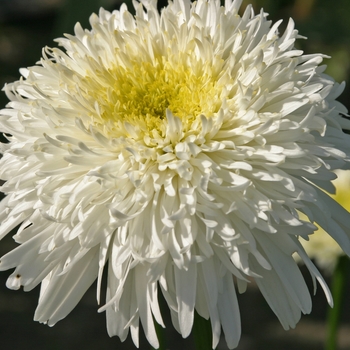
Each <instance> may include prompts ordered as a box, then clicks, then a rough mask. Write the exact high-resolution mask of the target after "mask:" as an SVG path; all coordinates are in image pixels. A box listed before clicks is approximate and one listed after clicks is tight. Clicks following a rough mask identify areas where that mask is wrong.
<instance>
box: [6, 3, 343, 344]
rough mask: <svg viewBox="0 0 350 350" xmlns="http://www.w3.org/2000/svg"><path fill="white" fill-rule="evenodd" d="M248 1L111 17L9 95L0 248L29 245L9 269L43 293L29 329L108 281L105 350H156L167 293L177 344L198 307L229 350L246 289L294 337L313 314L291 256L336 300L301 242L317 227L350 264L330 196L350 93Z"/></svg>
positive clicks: (19, 282)
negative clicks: (130, 349)
mask: <svg viewBox="0 0 350 350" xmlns="http://www.w3.org/2000/svg"><path fill="white" fill-rule="evenodd" d="M241 2H242V1H241V0H234V1H231V0H226V2H225V5H224V6H220V3H219V1H211V0H209V1H205V0H199V1H198V2H196V3H193V4H191V3H190V1H189V0H175V1H174V2H173V3H169V5H168V6H167V7H166V8H164V9H163V10H162V12H161V13H160V14H159V12H158V11H157V9H156V3H155V2H154V1H150V2H147V1H143V2H142V4H138V3H135V9H136V16H135V17H133V16H132V15H131V14H130V13H129V12H128V10H127V8H126V6H125V5H122V6H121V8H120V10H119V11H114V12H112V13H109V12H107V11H104V10H103V9H101V11H100V13H99V15H98V16H97V15H95V14H94V15H92V16H91V18H90V23H91V26H92V30H91V31H89V30H83V29H82V28H81V26H80V25H79V24H77V25H76V26H75V35H74V36H72V35H67V36H66V38H61V39H58V40H57V41H58V43H59V45H60V46H61V47H62V49H58V48H45V49H44V50H43V57H42V59H41V61H40V62H39V64H37V65H36V66H34V67H30V68H28V69H22V70H21V74H22V76H23V77H22V78H21V79H20V80H19V81H16V82H14V83H11V84H8V85H6V86H5V92H6V94H7V96H8V98H9V99H10V101H11V102H10V103H9V104H8V106H7V108H6V109H3V110H2V111H1V117H0V130H1V131H2V132H4V133H5V134H6V135H7V136H8V139H9V142H8V143H7V144H3V145H2V152H3V157H2V159H1V162H0V176H1V179H3V180H5V181H6V182H5V184H4V185H3V186H2V189H1V190H2V191H3V192H4V193H5V194H6V195H7V196H6V197H5V199H3V201H2V202H1V211H0V216H1V222H2V224H1V227H0V236H1V237H3V236H5V235H6V234H7V233H9V232H10V231H11V230H12V229H13V228H15V227H17V226H18V225H19V228H18V230H17V233H16V234H15V236H14V239H15V240H16V242H17V243H19V246H18V247H17V248H16V249H14V250H13V251H11V252H9V253H8V254H6V255H5V256H4V257H2V258H1V262H0V269H1V270H5V269H10V268H15V271H14V272H13V273H12V275H11V276H10V277H9V279H8V281H7V286H8V287H9V288H12V289H18V288H20V287H21V286H22V287H23V289H24V290H25V291H29V290H31V289H33V288H34V287H35V286H36V285H38V284H40V283H41V293H40V298H39V304H38V307H37V310H36V312H35V320H37V321H39V322H43V323H47V324H48V325H54V324H55V323H56V322H57V321H59V320H61V319H62V318H64V317H65V316H67V314H68V313H69V312H70V311H71V310H72V309H73V308H74V307H75V305H76V304H77V303H78V302H79V300H80V298H81V297H82V295H83V294H84V293H85V291H86V290H87V288H88V287H89V286H90V285H91V284H92V283H93V282H94V280H95V279H96V278H97V299H98V302H100V288H101V280H102V273H103V270H104V269H105V268H107V269H108V277H107V295H106V300H105V303H104V305H103V306H102V307H101V309H100V310H101V311H106V315H107V329H108V333H109V335H110V336H113V335H117V336H119V337H120V339H121V340H122V341H123V340H125V338H126V337H127V335H128V332H129V329H130V332H131V336H132V339H133V341H134V343H135V345H136V346H137V345H138V332H139V327H140V324H142V327H143V330H144V332H145V334H146V337H147V339H148V341H149V342H150V344H151V345H152V346H153V347H157V346H158V340H157V336H156V332H155V326H154V320H155V321H156V322H158V323H159V324H160V325H163V321H162V316H161V313H160V310H159V306H158V301H157V294H158V292H160V293H162V294H163V296H164V298H165V300H166V302H167V304H168V306H169V309H170V312H171V316H172V322H173V325H174V327H175V328H176V329H177V330H178V331H179V332H180V333H181V335H182V336H183V337H187V336H188V335H189V334H190V332H191V329H192V324H193V315H194V310H196V311H197V312H198V313H199V314H200V315H201V316H203V317H204V318H210V321H211V325H212V332H213V344H212V346H213V347H216V345H217V343H218V341H219V337H220V332H221V328H222V329H223V332H224V334H225V338H226V342H227V344H228V346H229V347H230V348H234V347H236V346H237V344H238V341H239V337H240V316H239V309H238V302H237V298H236V291H235V289H236V288H237V289H238V291H239V292H240V293H242V292H244V291H245V289H246V287H247V283H248V282H249V281H251V280H255V282H256V283H257V285H258V287H259V288H260V290H261V292H262V294H263V295H264V297H265V299H266V301H267V302H268V303H269V305H270V307H271V308H272V310H273V311H274V312H275V314H276V315H277V317H278V318H279V320H280V321H281V323H282V325H283V327H284V328H285V329H288V328H290V327H294V326H295V324H296V323H297V322H298V320H299V318H300V315H301V313H309V312H310V311H311V297H310V293H309V291H308V288H307V286H306V284H305V282H304V279H303V277H302V275H301V273H300V271H299V269H298V266H297V264H296V263H295V261H294V259H293V257H292V255H293V253H297V254H298V255H299V256H300V257H301V259H302V260H303V261H304V262H305V264H306V265H307V267H308V268H309V270H310V273H311V275H312V277H313V279H314V280H315V279H317V280H318V281H319V282H320V284H321V285H322V287H323V289H324V290H325V294H326V296H327V298H328V301H329V303H331V302H332V301H331V295H330V293H329V290H328V288H327V286H326V285H325V283H324V281H323V279H322V277H321V275H320V274H319V272H318V271H317V269H316V268H315V266H314V265H313V264H312V263H311V261H310V259H309V258H308V256H307V255H306V253H305V251H304V249H303V247H302V246H301V244H300V243H299V239H298V238H299V237H304V238H307V236H308V235H310V234H311V233H313V232H314V231H315V230H316V226H315V225H314V224H313V223H317V224H319V225H320V226H321V227H323V228H324V229H325V230H326V231H327V232H328V233H329V234H330V235H331V236H332V237H333V238H334V239H335V240H336V241H337V242H338V243H339V244H340V246H341V247H342V249H343V250H344V251H345V252H346V253H347V254H350V240H349V234H348V233H347V232H349V231H346V230H348V229H349V223H350V215H349V213H348V212H346V211H345V210H344V209H342V207H341V206H340V205H338V204H337V203H336V202H335V201H334V200H333V199H332V198H330V197H329V196H328V195H326V194H325V193H324V192H323V191H322V190H321V189H325V190H327V191H332V184H331V180H332V179H333V178H334V173H333V172H332V170H333V169H336V168H345V167H348V164H349V163H348V162H349V156H348V155H349V154H350V148H349V146H350V142H349V141H350V140H349V136H348V135H346V134H345V133H343V132H342V129H344V128H349V122H348V121H347V120H346V119H345V118H343V117H342V114H343V113H345V112H346V110H345V108H344V107H343V106H342V105H341V104H340V103H338V102H337V101H336V100H335V99H336V97H337V96H338V95H339V94H340V93H341V92H342V90H343V87H344V86H343V85H338V84H337V83H335V82H334V81H333V80H332V79H331V78H330V77H328V76H327V75H325V74H324V73H323V71H324V69H325V68H324V66H318V65H319V64H320V63H321V62H322V59H323V57H324V56H323V55H321V54H314V55H303V53H302V52H301V51H300V50H297V49H295V47H294V43H295V40H296V39H297V38H298V32H297V31H296V30H295V29H294V25H293V21H292V20H291V21H290V22H289V24H288V26H287V28H286V30H285V32H284V33H283V34H282V35H279V33H278V27H279V25H280V22H277V23H275V24H273V25H272V23H271V22H270V21H268V20H267V15H266V13H264V12H263V11H261V12H260V13H259V14H257V15H255V14H254V12H253V11H252V8H251V7H248V8H247V9H246V10H245V12H244V14H243V15H242V16H240V15H238V10H239V7H240V5H241ZM299 213H303V214H304V215H306V217H307V220H302V219H301V218H300V216H299Z"/></svg>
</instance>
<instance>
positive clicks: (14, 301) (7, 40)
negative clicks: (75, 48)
mask: <svg viewBox="0 0 350 350" xmlns="http://www.w3.org/2000/svg"><path fill="white" fill-rule="evenodd" d="M162 3H163V4H164V3H165V2H164V1H163V2H162ZM248 3H252V4H253V6H254V8H255V9H256V10H255V11H256V12H259V11H260V8H261V7H263V8H264V9H265V11H266V12H268V13H269V14H270V18H271V19H272V20H273V21H277V20H278V19H284V24H286V23H287V21H288V18H289V17H293V18H294V20H295V22H296V27H297V29H299V32H300V34H301V35H304V36H307V37H308V39H309V40H306V41H305V40H299V42H298V44H297V45H298V46H299V47H300V48H302V49H303V50H304V51H305V52H306V53H315V52H322V53H324V54H327V55H330V56H332V59H331V60H326V62H325V63H326V64H327V65H328V69H327V72H328V73H329V74H330V75H332V76H333V77H334V78H335V79H336V80H337V81H339V82H340V81H343V80H347V81H349V82H350V79H349V75H350V20H349V15H350V1H348V0H338V1H329V0H255V1H249V2H248V1H244V2H243V6H242V9H243V8H244V7H245V6H246V5H247V4H248ZM100 6H103V7H105V8H106V9H110V10H112V9H113V8H117V7H118V6H119V5H118V2H117V1H114V0H66V1H65V0H0V86H3V85H4V84H5V82H12V81H14V80H17V79H18V78H19V72H18V70H19V68H20V67H27V66H31V65H34V64H35V63H36V62H37V61H38V60H39V59H40V57H41V50H42V47H44V46H46V45H48V46H55V43H54V42H53V39H54V38H55V37H58V36H62V33H71V34H72V33H73V27H74V24H75V22H76V21H80V22H81V24H82V25H83V27H86V28H89V25H88V17H89V15H90V14H91V13H92V12H97V11H98V9H99V7H100ZM130 8H132V6H131V5H129V9H130ZM349 86H350V85H348V87H347V88H346V91H345V92H344V93H343V95H342V96H341V97H340V99H339V100H340V101H341V102H342V103H344V104H345V105H346V106H347V107H348V108H349V107H350V89H349ZM6 103H7V99H6V96H5V94H4V93H1V94H0V107H3V106H5V104H6ZM10 236H11V235H8V237H6V238H5V239H4V240H3V241H2V242H1V243H0V256H1V255H3V254H4V253H6V252H7V251H9V250H10V249H12V248H13V247H14V243H13V242H12V239H11V237H10ZM302 270H304V268H303V267H302ZM9 274H10V271H5V272H1V273H0V349H4V350H10V349H11V350H12V349H18V350H26V349H38V350H46V349H48V350H54V349H57V350H61V349H67V350H70V349H72V350H73V349H74V350H75V349H87V350H90V349H123V350H124V349H135V347H134V345H133V344H132V342H131V340H130V339H129V338H128V339H127V341H126V342H124V343H121V342H120V341H119V339H118V338H117V337H114V338H109V337H108V335H107V331H106V327H105V314H104V313H102V314H98V313H97V309H98V306H97V304H96V297H95V293H96V292H95V291H96V286H95V284H94V285H93V286H92V288H90V290H89V291H88V292H87V294H86V295H85V296H84V298H83V299H82V301H81V302H80V303H79V304H78V306H77V307H76V308H75V309H74V310H73V312H72V313H71V314H70V315H69V316H68V317H67V318H66V319H64V320H62V321H60V322H59V323H58V324H57V325H55V326H54V327H53V328H49V327H47V326H45V325H41V324H38V323H36V322H34V321H33V315H34V310H35V308H36V304H37V299H38V293H39V289H38V288H36V289H35V290H33V291H31V292H29V293H24V292H23V291H10V290H8V289H7V288H6V286H5V281H6V278H7V276H8V275H9ZM305 278H306V280H307V281H308V282H309V283H310V284H311V279H310V277H309V276H308V273H305ZM330 279H331V277H329V280H330ZM310 290H312V288H311V286H310ZM349 292H350V286H349V285H348V286H347V291H346V296H348V295H350V294H349ZM348 299H349V298H346V301H345V304H344V311H343V317H342V320H341V321H342V322H341V327H340V331H339V347H338V349H340V350H346V349H350V317H349V314H350V302H349V300H348ZM239 303H240V309H241V318H242V332H243V334H242V339H241V342H240V345H239V347H238V348H237V349H239V350H265V349H266V350H268V349H281V350H284V349H286V350H293V349H298V350H303V349H306V350H321V349H323V348H324V345H323V344H324V340H325V334H326V324H325V317H326V312H327V304H326V299H325V297H324V295H323V292H322V290H321V288H320V287H319V288H318V292H317V294H316V296H315V297H314V304H313V312H312V314H311V315H307V316H304V317H303V318H302V320H301V322H300V323H299V324H298V326H297V327H296V329H295V330H291V331H288V332H285V331H284V330H283V329H282V327H281V326H280V324H279V322H278V320H277V318H276V317H275V316H274V314H273V313H272V311H271V310H270V309H269V307H268V306H267V304H266V302H265V301H264V299H263V297H262V296H261V295H260V293H259V291H258V289H257V288H256V286H254V285H252V286H250V288H248V291H247V292H246V293H245V294H243V295H240V296H239ZM164 313H165V322H166V325H167V329H166V339H167V348H168V349H171V350H177V349H180V348H182V349H185V350H187V349H188V350H191V349H193V348H194V345H193V341H192V339H191V338H189V339H185V340H183V339H182V338H181V336H180V335H178V334H177V333H176V331H174V330H173V328H172V326H171V322H170V321H169V318H168V319H167V313H166V311H165V312H164ZM141 338H142V339H141V342H140V348H141V349H142V350H143V349H150V346H149V345H148V344H147V342H146V341H145V340H144V338H143V335H142V331H141ZM218 349H219V350H221V349H222V350H223V349H227V347H226V345H225V342H224V341H222V342H220V344H219V346H218Z"/></svg>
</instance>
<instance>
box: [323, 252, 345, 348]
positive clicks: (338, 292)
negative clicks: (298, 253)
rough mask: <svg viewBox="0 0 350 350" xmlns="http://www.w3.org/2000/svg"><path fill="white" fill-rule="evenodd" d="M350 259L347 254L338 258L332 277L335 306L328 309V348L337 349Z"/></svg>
mask: <svg viewBox="0 0 350 350" xmlns="http://www.w3.org/2000/svg"><path fill="white" fill-rule="evenodd" d="M349 269H350V260H349V258H348V257H347V256H345V255H344V256H341V257H340V258H339V259H338V263H337V266H336V268H335V270H334V274H333V279H332V294H333V299H334V307H333V308H329V309H328V315H327V326H328V330H327V343H326V350H336V349H337V331H338V326H339V322H340V316H341V311H342V308H343V305H342V304H343V298H344V291H345V285H346V278H347V276H348V275H349Z"/></svg>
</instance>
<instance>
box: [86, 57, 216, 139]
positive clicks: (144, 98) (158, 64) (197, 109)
mask: <svg viewBox="0 0 350 350" xmlns="http://www.w3.org/2000/svg"><path fill="white" fill-rule="evenodd" d="M198 65H199V66H200V67H199V68H200V69H197V70H194V69H193V67H188V66H186V65H185V64H183V63H181V64H180V63H179V64H173V63H171V62H169V61H166V60H165V58H164V57H163V58H162V59H156V60H154V61H153V62H150V61H145V62H137V61H136V60H135V61H134V62H132V64H130V65H129V66H128V67H127V68H125V67H123V66H117V67H114V68H113V69H109V70H108V71H103V72H96V71H95V72H94V75H98V78H99V79H97V80H96V79H95V81H94V82H92V81H91V80H93V79H92V78H86V79H87V80H89V82H88V84H89V86H90V91H89V92H88V93H89V96H90V98H93V99H94V100H95V101H96V102H97V103H98V105H99V109H100V111H101V113H100V117H101V119H102V120H100V121H99V122H98V123H107V124H110V123H111V122H112V124H118V125H120V123H122V124H125V123H128V124H131V125H138V126H139V127H140V129H141V130H143V131H145V132H146V133H147V132H150V131H151V130H154V129H156V130H157V131H159V132H160V131H161V125H162V124H163V122H164V119H165V118H166V110H167V109H169V110H170V111H171V112H172V113H173V115H175V116H176V117H179V118H180V119H181V121H182V123H183V126H184V128H185V129H187V127H188V126H190V125H191V124H192V122H193V121H194V120H195V119H196V118H197V117H198V116H199V115H202V114H203V115H205V116H207V117H210V116H212V115H213V113H215V112H217V111H218V110H219V108H220V105H221V103H220V99H219V96H218V91H220V90H219V89H217V88H216V84H217V79H216V78H217V77H214V76H212V74H211V71H210V69H208V67H206V69H204V67H201V66H202V63H199V62H198ZM197 68H198V67H197ZM103 76H104V77H105V78H106V76H108V84H103V85H104V86H101V85H102V84H101V80H105V78H103ZM91 86H95V88H94V89H91Z"/></svg>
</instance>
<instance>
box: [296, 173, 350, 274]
mask: <svg viewBox="0 0 350 350" xmlns="http://www.w3.org/2000/svg"><path fill="white" fill-rule="evenodd" d="M336 175H337V176H338V177H337V178H336V179H335V180H333V181H332V183H333V185H334V187H335V190H336V192H335V194H334V195H331V197H332V198H334V199H335V200H336V201H337V202H338V203H339V204H340V205H342V206H343V207H344V208H345V209H346V210H347V211H349V210H350V199H349V195H350V171H349V170H346V171H345V170H338V171H336ZM308 238H309V239H308V240H304V239H301V240H300V241H301V243H302V245H303V247H304V249H305V251H306V253H307V254H308V256H309V257H310V258H312V259H315V261H316V263H317V265H318V266H320V267H322V268H323V269H324V270H325V271H326V272H328V273H329V274H331V273H332V272H333V271H334V268H335V266H336V264H337V262H338V259H339V257H340V256H342V255H343V254H344V252H343V250H342V249H341V248H340V246H339V244H338V243H337V242H336V241H335V240H334V239H333V238H332V237H331V236H329V235H328V234H327V232H326V231H325V230H323V229H322V228H320V229H319V230H317V231H316V232H315V233H314V234H313V235H310V237H308Z"/></svg>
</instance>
